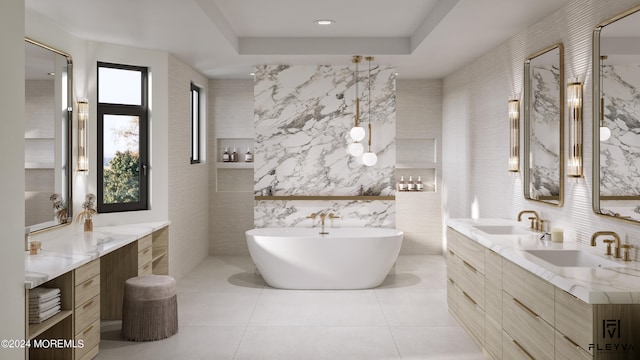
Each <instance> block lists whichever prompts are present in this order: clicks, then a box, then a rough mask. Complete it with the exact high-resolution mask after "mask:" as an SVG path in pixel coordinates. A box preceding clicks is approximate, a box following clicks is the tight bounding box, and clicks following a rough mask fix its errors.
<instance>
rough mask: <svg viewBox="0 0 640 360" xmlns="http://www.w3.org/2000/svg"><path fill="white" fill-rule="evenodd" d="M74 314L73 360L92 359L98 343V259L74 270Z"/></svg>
mask: <svg viewBox="0 0 640 360" xmlns="http://www.w3.org/2000/svg"><path fill="white" fill-rule="evenodd" d="M74 273H75V276H74V277H75V287H74V297H75V299H74V301H75V312H74V317H73V320H74V321H73V322H74V332H75V341H76V343H78V344H79V343H80V342H82V344H83V346H82V347H81V348H77V349H75V354H74V359H76V360H84V359H92V358H94V357H95V356H96V355H98V344H99V343H100V259H96V260H93V261H91V262H89V263H88V264H85V265H82V266H81V267H79V268H77V269H75V270H74Z"/></svg>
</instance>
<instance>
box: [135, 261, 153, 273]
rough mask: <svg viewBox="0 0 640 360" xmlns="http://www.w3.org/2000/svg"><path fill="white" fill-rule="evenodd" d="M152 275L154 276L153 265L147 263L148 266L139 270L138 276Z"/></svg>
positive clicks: (145, 265) (143, 266)
mask: <svg viewBox="0 0 640 360" xmlns="http://www.w3.org/2000/svg"><path fill="white" fill-rule="evenodd" d="M152 274H153V264H151V261H149V262H147V263H146V264H144V265H142V266H140V267H139V268H138V276H143V275H152Z"/></svg>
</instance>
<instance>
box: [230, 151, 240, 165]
mask: <svg viewBox="0 0 640 360" xmlns="http://www.w3.org/2000/svg"><path fill="white" fill-rule="evenodd" d="M230 161H231V162H236V161H238V150H236V148H233V152H232V153H231V159H230Z"/></svg>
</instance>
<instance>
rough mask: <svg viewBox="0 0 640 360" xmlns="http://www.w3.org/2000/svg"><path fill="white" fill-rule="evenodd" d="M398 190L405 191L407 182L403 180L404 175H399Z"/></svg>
mask: <svg viewBox="0 0 640 360" xmlns="http://www.w3.org/2000/svg"><path fill="white" fill-rule="evenodd" d="M398 191H407V183H406V182H404V176H400V182H399V183H398Z"/></svg>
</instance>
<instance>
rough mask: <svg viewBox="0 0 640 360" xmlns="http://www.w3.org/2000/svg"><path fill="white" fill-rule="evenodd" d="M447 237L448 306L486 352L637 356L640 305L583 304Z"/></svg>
mask: <svg viewBox="0 0 640 360" xmlns="http://www.w3.org/2000/svg"><path fill="white" fill-rule="evenodd" d="M447 243H448V246H447V247H448V248H447V253H446V256H447V278H448V282H447V291H448V294H447V300H448V305H449V310H450V311H451V313H452V314H453V315H454V316H455V317H456V318H457V320H458V321H459V322H460V324H461V325H462V327H463V328H464V329H465V330H467V332H468V333H469V334H470V335H471V338H472V339H473V340H474V341H475V342H476V343H477V344H478V345H479V346H480V347H481V348H482V349H483V351H484V353H485V354H486V355H487V356H488V357H490V358H492V359H497V360H499V359H505V360H511V359H536V360H540V359H556V360H580V359H585V360H586V359H599V360H601V359H607V360H609V359H611V360H618V359H629V360H631V359H639V358H640V346H639V345H638V340H637V338H638V334H640V304H593V305H592V304H587V303H586V302H584V301H582V300H580V299H578V298H577V297H575V296H573V295H571V294H569V293H568V292H566V291H564V290H562V289H560V288H558V287H556V286H555V285H553V284H551V283H550V282H547V281H545V280H543V279H542V278H540V277H538V276H536V275H535V274H533V273H531V272H530V271H528V270H526V269H524V268H522V267H521V266H519V265H517V264H515V263H514V262H512V261H510V260H507V259H505V258H503V257H502V256H501V255H499V254H497V253H495V252H494V251H492V250H491V249H489V248H486V247H484V246H482V245H480V244H479V243H477V242H475V241H473V240H471V239H469V238H467V237H466V236H464V235H462V234H461V233H459V232H457V231H455V230H454V229H452V228H448V229H447ZM478 247H480V248H482V249H483V250H484V251H478V250H479V249H478ZM480 269H481V270H480ZM480 275H482V276H480ZM474 282H475V283H474ZM479 284H481V285H479ZM481 286H482V287H483V288H484V295H483V296H479V295H478V288H480V287H481ZM481 339H482V340H481Z"/></svg>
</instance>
